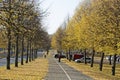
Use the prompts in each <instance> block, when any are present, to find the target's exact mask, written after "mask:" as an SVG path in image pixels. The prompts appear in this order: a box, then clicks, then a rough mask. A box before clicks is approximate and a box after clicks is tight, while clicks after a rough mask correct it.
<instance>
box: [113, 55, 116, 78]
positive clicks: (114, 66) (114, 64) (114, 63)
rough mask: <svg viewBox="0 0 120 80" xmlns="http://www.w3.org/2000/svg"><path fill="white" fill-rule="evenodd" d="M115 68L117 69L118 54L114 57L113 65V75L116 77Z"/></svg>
mask: <svg viewBox="0 0 120 80" xmlns="http://www.w3.org/2000/svg"><path fill="white" fill-rule="evenodd" d="M115 68H116V54H115V55H114V59H113V65H112V75H113V76H115Z"/></svg>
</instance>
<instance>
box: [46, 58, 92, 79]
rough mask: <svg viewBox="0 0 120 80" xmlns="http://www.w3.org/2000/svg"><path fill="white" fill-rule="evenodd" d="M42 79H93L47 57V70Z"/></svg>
mask: <svg viewBox="0 0 120 80" xmlns="http://www.w3.org/2000/svg"><path fill="white" fill-rule="evenodd" d="M44 80H93V79H92V78H90V77H88V76H87V75H84V74H82V73H81V72H80V71H77V70H75V69H73V68H72V67H70V66H68V65H66V64H64V63H62V62H58V60H57V59H54V58H49V71H48V73H47V76H46V77H45V79H44Z"/></svg>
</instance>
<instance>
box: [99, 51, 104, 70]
mask: <svg viewBox="0 0 120 80" xmlns="http://www.w3.org/2000/svg"><path fill="white" fill-rule="evenodd" d="M103 59H104V53H102V56H101V61H100V66H99V69H100V71H102V67H103Z"/></svg>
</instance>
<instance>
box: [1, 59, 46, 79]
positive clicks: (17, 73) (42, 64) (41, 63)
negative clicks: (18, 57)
mask: <svg viewBox="0 0 120 80" xmlns="http://www.w3.org/2000/svg"><path fill="white" fill-rule="evenodd" d="M47 72H48V61H47V59H44V58H39V59H36V60H35V61H32V62H30V63H27V64H24V65H20V64H19V67H18V68H16V67H14V65H11V70H6V67H5V66H3V67H0V80H1V79H2V80H13V79H14V80H42V79H43V78H44V77H45V76H46V74H47Z"/></svg>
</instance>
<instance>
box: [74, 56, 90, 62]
mask: <svg viewBox="0 0 120 80" xmlns="http://www.w3.org/2000/svg"><path fill="white" fill-rule="evenodd" d="M75 62H77V63H82V62H84V57H83V58H80V59H76V60H75ZM86 62H87V63H90V62H91V58H86Z"/></svg>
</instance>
